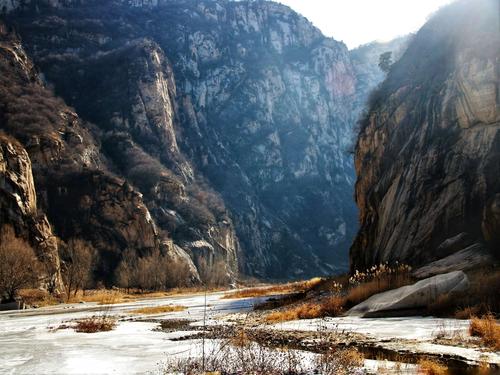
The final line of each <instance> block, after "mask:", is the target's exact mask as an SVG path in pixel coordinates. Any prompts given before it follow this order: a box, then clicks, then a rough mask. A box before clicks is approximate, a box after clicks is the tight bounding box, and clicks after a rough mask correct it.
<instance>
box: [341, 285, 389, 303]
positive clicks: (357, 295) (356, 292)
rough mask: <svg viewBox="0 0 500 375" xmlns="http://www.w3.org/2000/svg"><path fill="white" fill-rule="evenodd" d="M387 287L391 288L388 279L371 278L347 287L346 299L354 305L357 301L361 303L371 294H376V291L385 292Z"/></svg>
mask: <svg viewBox="0 0 500 375" xmlns="http://www.w3.org/2000/svg"><path fill="white" fill-rule="evenodd" d="M389 289H392V288H391V287H390V283H389V281H388V280H384V279H382V280H371V281H368V282H365V283H362V284H359V285H356V286H353V287H351V288H350V289H349V291H348V292H347V297H346V299H347V301H348V302H349V304H350V305H352V306H355V305H357V304H358V303H361V302H363V301H365V300H367V299H368V298H370V297H371V296H373V295H375V294H377V293H382V292H385V291H387V290H389Z"/></svg>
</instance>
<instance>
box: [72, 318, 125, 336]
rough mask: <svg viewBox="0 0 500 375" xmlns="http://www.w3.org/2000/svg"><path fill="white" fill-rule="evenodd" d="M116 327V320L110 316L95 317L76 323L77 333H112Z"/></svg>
mask: <svg viewBox="0 0 500 375" xmlns="http://www.w3.org/2000/svg"><path fill="white" fill-rule="evenodd" d="M115 327H116V320H115V319H113V318H110V317H108V316H93V317H90V318H86V319H82V320H79V321H77V322H76V326H75V331H76V332H83V333H96V332H106V331H111V330H113V329H114V328H115Z"/></svg>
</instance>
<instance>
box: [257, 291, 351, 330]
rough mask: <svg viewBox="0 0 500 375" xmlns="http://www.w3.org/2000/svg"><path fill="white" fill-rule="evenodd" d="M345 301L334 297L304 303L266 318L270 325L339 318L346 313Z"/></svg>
mask: <svg viewBox="0 0 500 375" xmlns="http://www.w3.org/2000/svg"><path fill="white" fill-rule="evenodd" d="M344 303H345V300H344V298H343V297H340V296H332V297H328V298H325V299H323V300H321V301H317V302H308V303H303V304H301V305H298V306H294V307H290V308H287V309H283V310H280V311H275V312H272V313H270V314H269V315H267V316H266V321H267V322H269V323H277V322H285V321H289V320H298V319H316V318H323V317H325V316H339V315H341V314H342V313H343V311H344V308H343V306H344Z"/></svg>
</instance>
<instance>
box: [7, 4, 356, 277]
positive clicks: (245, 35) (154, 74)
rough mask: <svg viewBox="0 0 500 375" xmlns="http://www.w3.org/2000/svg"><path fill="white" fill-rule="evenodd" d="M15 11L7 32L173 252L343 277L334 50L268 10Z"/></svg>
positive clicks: (345, 73) (346, 97) (344, 65)
mask: <svg viewBox="0 0 500 375" xmlns="http://www.w3.org/2000/svg"><path fill="white" fill-rule="evenodd" d="M25 4H26V6H25V7H23V10H24V11H22V12H15V13H11V14H9V16H8V20H9V22H10V23H11V24H12V25H15V26H16V29H17V30H18V31H19V33H20V34H21V36H22V38H23V42H24V43H25V45H26V46H27V48H28V50H29V51H30V53H31V54H32V55H33V58H34V60H35V62H36V63H37V65H38V66H40V68H41V70H42V71H43V73H44V75H45V77H46V79H47V80H48V81H50V82H51V83H53V84H54V85H55V89H56V92H57V93H58V94H59V95H61V96H62V97H63V98H64V99H65V100H66V101H67V102H68V103H69V104H70V105H72V106H74V107H75V109H76V111H77V112H78V114H79V115H80V116H82V117H83V118H84V119H85V120H88V121H91V122H92V123H95V124H96V125H97V126H98V127H99V129H100V130H99V134H100V135H99V139H100V140H101V141H102V146H103V147H102V149H103V151H104V153H105V154H106V156H107V158H108V159H109V160H111V161H112V163H113V167H114V170H115V171H116V173H118V174H120V175H123V176H124V177H125V178H127V179H128V180H129V181H130V182H131V183H132V184H133V185H134V186H136V187H137V188H138V189H140V191H141V192H142V193H143V194H144V200H145V203H146V205H147V207H148V208H149V209H150V212H151V213H152V216H153V219H154V220H155V222H156V223H157V224H158V225H159V226H160V227H161V228H162V229H164V230H166V231H168V232H169V233H170V234H171V235H172V237H173V239H174V241H176V243H178V244H179V246H181V247H183V248H185V249H186V251H188V252H189V253H191V254H192V255H193V257H194V258H195V259H196V256H195V254H196V253H200V252H201V253H203V254H204V253H207V252H209V253H213V254H215V255H217V254H218V255H217V256H218V258H221V257H222V258H224V259H225V261H226V262H227V263H228V264H236V258H237V255H239V263H240V268H241V269H243V270H244V271H245V272H247V273H251V274H255V275H258V276H265V277H276V278H279V277H299V276H307V275H310V274H320V273H329V272H332V271H334V270H336V269H342V268H346V267H347V256H346V253H347V251H346V250H347V248H348V246H349V244H350V242H351V239H352V237H353V235H354V232H355V230H356V219H355V217H356V209H355V206H354V204H353V203H351V191H352V190H351V189H352V184H353V179H354V170H353V167H352V162H351V160H350V156H349V155H348V153H347V148H348V146H349V142H350V128H351V126H352V123H353V122H354V121H355V115H356V114H357V113H358V112H356V111H357V108H356V105H357V104H356V103H355V100H354V98H355V87H356V82H355V73H354V70H353V67H352V64H351V61H350V58H349V54H348V51H347V49H346V47H345V46H344V45H343V44H341V43H338V42H336V41H334V40H332V39H328V38H325V37H324V36H322V34H321V33H320V32H319V30H317V29H316V28H314V27H313V26H312V25H311V24H310V23H309V22H308V21H307V20H306V19H304V18H303V17H301V16H299V15H297V14H296V13H294V12H293V11H291V10H290V9H289V8H287V7H285V6H282V5H280V4H276V3H272V2H246V1H245V2H230V1H207V2H204V1H187V0H176V1H168V2H165V1H133V2H123V1H111V0H109V1H90V0H89V1H78V2H71V1H64V2H63V1H59V2H55V3H53V4H51V5H50V4H49V5H47V4H48V3H47V2H42V3H39V4H38V5H39V6H38V7H34V4H33V3H32V2H26V3H25ZM40 4H44V6H42V5H40ZM54 5H57V7H55V8H54V7H53V6H54ZM130 5H133V6H130ZM110 15H113V17H110ZM166 20H167V21H166ZM167 56H168V58H169V59H170V61H171V62H172V64H170V63H169V61H168V60H167ZM144 166H147V169H148V171H145V168H144ZM152 170H154V171H153V173H151V172H152ZM145 176H146V177H145ZM151 176H153V177H152V178H150V177H151ZM209 185H210V186H212V187H213V189H214V190H215V191H217V192H218V193H215V192H214V191H213V190H212V189H211V188H210V187H209ZM219 194H220V196H221V197H222V199H221V197H219ZM226 207H227V209H228V210H229V214H228V212H227V209H226ZM197 208H198V209H197ZM233 221H234V228H235V229H236V232H235V231H234V229H233ZM240 246H241V250H240ZM200 249H202V250H200ZM231 267H232V266H231ZM231 269H233V268H231Z"/></svg>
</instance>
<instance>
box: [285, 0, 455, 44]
mask: <svg viewBox="0 0 500 375" xmlns="http://www.w3.org/2000/svg"><path fill="white" fill-rule="evenodd" d="M277 1H278V2H280V3H282V4H286V5H289V6H290V7H291V8H293V9H294V10H295V11H297V12H299V13H301V14H302V15H304V16H305V17H307V18H308V19H309V21H311V22H312V23H313V24H314V25H316V26H317V27H319V28H320V29H321V31H323V33H324V34H325V35H327V36H331V37H333V38H335V39H337V40H342V41H344V43H345V44H347V46H348V47H349V48H355V47H357V46H359V45H360V44H364V43H368V42H371V41H373V40H380V41H387V40H391V39H393V38H394V37H396V36H399V35H404V34H408V33H410V32H414V31H417V30H418V29H419V28H420V27H421V26H422V25H423V24H424V23H425V21H426V19H427V17H428V16H429V15H430V14H432V13H433V12H434V11H436V10H437V9H439V8H440V7H442V6H443V5H446V4H448V3H450V2H451V1H452V0H277Z"/></svg>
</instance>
